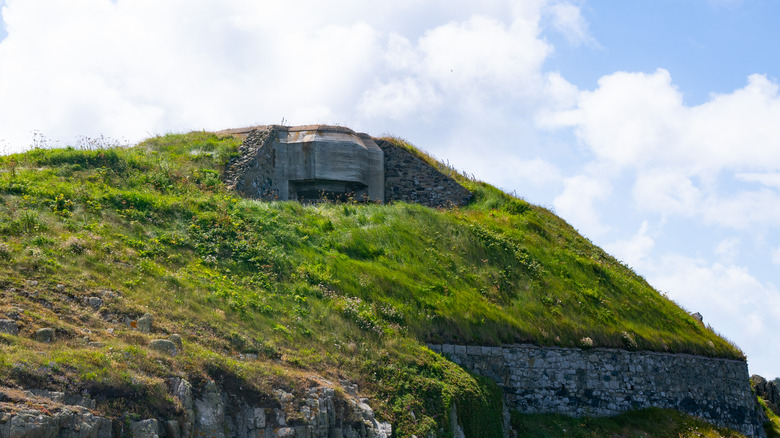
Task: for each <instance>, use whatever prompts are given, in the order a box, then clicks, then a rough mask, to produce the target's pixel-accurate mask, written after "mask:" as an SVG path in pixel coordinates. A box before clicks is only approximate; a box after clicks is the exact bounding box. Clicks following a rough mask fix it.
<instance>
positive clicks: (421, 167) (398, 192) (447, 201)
mask: <svg viewBox="0 0 780 438" xmlns="http://www.w3.org/2000/svg"><path fill="white" fill-rule="evenodd" d="M375 141H376V144H377V146H379V147H380V148H381V149H382V151H383V152H384V153H385V201H386V202H392V201H404V202H414V203H417V204H422V205H426V206H428V207H452V206H462V205H466V204H467V203H468V202H469V201H470V200H471V198H472V194H471V192H469V191H468V190H466V189H465V188H464V187H463V186H461V185H460V184H458V183H457V182H456V181H455V180H453V179H452V178H450V177H449V176H447V175H445V174H443V173H441V172H439V171H438V170H436V169H434V168H433V167H431V166H430V165H429V164H428V163H426V162H425V161H423V160H421V159H419V158H417V157H415V156H414V155H412V154H411V153H410V152H408V151H406V150H404V149H401V148H399V147H397V146H395V145H393V144H392V143H390V142H389V141H386V140H379V139H377V140H375Z"/></svg>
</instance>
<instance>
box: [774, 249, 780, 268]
mask: <svg viewBox="0 0 780 438" xmlns="http://www.w3.org/2000/svg"><path fill="white" fill-rule="evenodd" d="M772 263H774V264H776V265H780V246H778V247H777V248H775V249H773V250H772Z"/></svg>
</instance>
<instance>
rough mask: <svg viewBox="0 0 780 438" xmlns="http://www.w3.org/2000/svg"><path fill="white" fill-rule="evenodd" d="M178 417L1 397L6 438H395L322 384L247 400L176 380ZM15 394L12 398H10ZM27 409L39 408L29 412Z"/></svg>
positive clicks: (28, 395) (23, 395) (84, 402)
mask: <svg viewBox="0 0 780 438" xmlns="http://www.w3.org/2000/svg"><path fill="white" fill-rule="evenodd" d="M170 383H171V392H172V395H173V397H174V398H175V399H176V401H177V404H178V405H179V411H180V413H179V415H178V416H177V417H175V418H146V419H131V418H106V417H102V416H99V415H97V414H96V412H95V411H94V409H95V408H96V406H95V402H94V400H92V399H90V398H88V397H80V396H67V395H65V394H63V393H58V392H49V391H27V392H20V391H16V390H6V391H5V392H0V438H115V437H117V438H119V437H122V438H124V437H132V438H201V437H202V438H206V437H208V438H258V437H260V438H271V437H275V438H390V436H391V434H392V428H391V426H390V424H388V423H381V422H379V421H377V420H376V418H375V417H374V412H373V410H372V409H371V407H369V405H368V404H367V400H365V399H358V398H354V397H351V396H347V395H342V394H341V393H340V392H338V393H337V391H336V390H335V388H334V387H333V386H331V385H329V384H328V382H325V381H323V382H320V384H317V385H313V386H312V387H310V388H308V389H307V390H305V392H304V393H302V394H298V395H293V394H291V393H287V392H285V391H283V390H281V389H277V390H276V393H275V394H273V395H269V396H267V397H265V398H258V399H256V400H254V401H250V400H247V398H246V397H245V394H235V393H230V392H227V391H226V390H225V389H224V388H222V387H221V386H220V385H218V384H217V383H216V382H214V381H208V382H206V383H205V384H204V385H203V387H202V388H200V390H199V391H196V390H195V389H194V388H193V387H192V385H191V384H190V383H189V382H188V381H187V380H185V379H181V378H174V379H171V382H170ZM6 393H12V394H13V395H12V396H8V395H6ZM20 406H34V407H35V408H27V407H25V408H22V409H19V407H20Z"/></svg>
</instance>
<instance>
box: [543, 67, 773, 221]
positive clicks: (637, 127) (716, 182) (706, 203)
mask: <svg viewBox="0 0 780 438" xmlns="http://www.w3.org/2000/svg"><path fill="white" fill-rule="evenodd" d="M778 120H780V95H778V84H777V83H774V82H772V81H770V80H769V79H767V77H766V76H763V75H751V76H749V77H748V80H747V85H746V86H745V87H743V88H741V89H738V90H735V91H734V92H732V93H727V94H716V95H712V96H711V99H710V100H709V101H707V102H705V103H703V104H700V105H696V106H689V105H686V104H685V102H684V100H683V98H682V94H681V93H680V92H679V90H677V88H676V86H675V85H674V83H673V81H672V78H671V75H670V73H669V72H668V71H666V70H663V69H659V70H657V71H655V72H653V73H650V74H648V73H626V72H618V73H614V74H611V75H607V76H604V77H602V78H601V79H600V80H599V81H598V87H597V88H596V89H595V90H593V91H582V92H580V93H579V95H578V97H577V98H576V104H575V105H574V106H573V108H572V109H568V110H564V111H557V112H551V113H548V114H545V115H544V116H543V117H540V118H539V119H538V121H539V123H540V125H541V126H545V127H548V128H549V127H553V128H555V127H558V128H560V127H571V128H573V129H574V132H575V134H576V136H577V138H578V139H579V140H580V141H581V143H582V144H583V145H584V146H585V147H586V148H587V149H588V150H589V151H590V152H591V153H592V157H593V159H594V161H596V162H599V163H605V164H607V165H609V166H611V167H613V168H615V169H621V170H624V171H627V172H629V173H630V174H632V175H634V180H635V183H634V186H633V191H632V195H633V198H634V201H635V202H636V204H637V205H638V206H639V207H640V208H642V209H644V210H646V211H652V212H657V213H660V214H662V215H679V216H688V217H691V216H699V217H703V218H704V219H705V220H706V221H708V222H710V223H714V224H718V225H724V226H728V227H733V228H742V229H744V228H747V227H750V226H753V225H755V224H762V225H780V208H777V207H775V206H776V205H778V201H780V192H778V189H780V179H779V178H778V176H777V175H778V173H777V170H778V168H779V167H780V131H778V130H777V129H776V128H775V126H776V125H777V121H778ZM728 177H735V178H737V179H739V180H742V181H745V182H758V183H761V184H763V185H764V187H762V188H759V189H745V190H742V191H738V192H736V193H725V192H723V191H722V190H721V187H720V186H721V184H722V181H723V179H724V178H728Z"/></svg>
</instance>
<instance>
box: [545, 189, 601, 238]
mask: <svg viewBox="0 0 780 438" xmlns="http://www.w3.org/2000/svg"><path fill="white" fill-rule="evenodd" d="M563 184H564V189H563V192H562V193H561V194H560V195H558V196H557V197H556V198H555V199H554V200H553V205H554V206H555V210H556V212H557V213H558V215H560V216H561V217H563V218H565V219H566V220H567V221H568V222H571V223H572V224H573V225H574V226H575V227H577V228H579V229H580V231H581V232H582V233H583V234H585V235H588V236H595V235H601V234H604V233H605V232H607V231H608V229H609V227H608V226H606V225H605V224H604V223H603V222H602V220H601V218H600V216H599V213H598V211H597V209H596V206H595V203H596V201H600V200H603V199H604V198H606V197H607V196H608V195H609V194H610V192H611V189H612V188H611V186H610V185H609V183H607V182H606V181H603V180H600V179H597V178H594V177H591V176H586V175H577V176H574V177H570V178H565V179H564V180H563Z"/></svg>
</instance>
